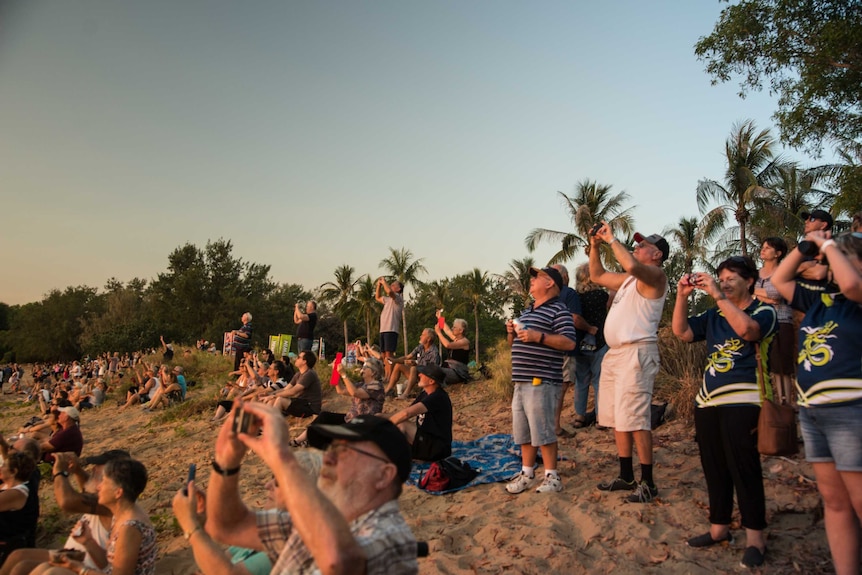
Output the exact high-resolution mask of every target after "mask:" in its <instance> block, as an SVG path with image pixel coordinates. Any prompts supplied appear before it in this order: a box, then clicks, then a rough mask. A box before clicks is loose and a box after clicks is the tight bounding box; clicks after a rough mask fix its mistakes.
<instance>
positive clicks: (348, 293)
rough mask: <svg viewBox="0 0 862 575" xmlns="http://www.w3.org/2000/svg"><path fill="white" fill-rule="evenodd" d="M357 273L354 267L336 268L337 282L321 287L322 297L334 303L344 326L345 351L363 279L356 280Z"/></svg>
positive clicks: (327, 283)
mask: <svg viewBox="0 0 862 575" xmlns="http://www.w3.org/2000/svg"><path fill="white" fill-rule="evenodd" d="M355 272H356V270H355V269H353V267H352V266H349V265H347V264H344V265H342V266H339V267H337V268H335V281H331V282H326V283H324V284H323V285H321V286H320V297H321V299H323V300H326V301H328V302H330V303H332V307H333V310H334V311H335V313H336V315H338V317H339V318H340V319H341V321H342V322H343V326H344V349H345V350H346V349H347V342H348V341H350V340H349V339H348V337H347V320H348V318H349V317H350V316H351V315H353V314H354V312H355V306H354V296H355V294H356V286H357V284H358V283H359V282H360V280H361V278H354V277H353V274H354V273H355Z"/></svg>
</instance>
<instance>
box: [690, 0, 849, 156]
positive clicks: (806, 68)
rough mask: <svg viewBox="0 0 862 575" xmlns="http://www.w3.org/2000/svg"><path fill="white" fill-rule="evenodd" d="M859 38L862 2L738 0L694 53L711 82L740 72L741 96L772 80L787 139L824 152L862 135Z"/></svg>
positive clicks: (721, 17)
mask: <svg viewBox="0 0 862 575" xmlns="http://www.w3.org/2000/svg"><path fill="white" fill-rule="evenodd" d="M860 38H862V3H860V2H859V1H858V0H740V1H739V2H735V3H733V4H730V5H729V6H728V7H727V8H725V9H724V10H722V12H721V16H720V17H719V20H718V22H717V23H716V25H715V28H714V29H713V31H712V33H711V34H710V35H709V36H705V37H702V38H700V40H698V42H697V44H695V50H694V51H695V54H696V55H697V57H698V59H700V60H701V61H704V62H706V71H707V73H708V74H709V75H710V76H711V77H712V82H713V84H716V83H719V82H727V81H729V80H730V79H731V77H732V76H740V96H742V97H744V96H745V95H746V94H747V93H748V92H749V91H750V90H756V91H759V90H761V89H762V88H763V84H764V83H765V82H768V86H769V89H770V91H771V92H773V93H776V94H778V111H777V112H776V114H775V119H776V120H777V122H778V125H779V128H780V129H781V137H782V140H783V141H784V142H786V143H788V144H790V145H791V146H793V147H803V146H804V147H806V148H807V149H808V150H810V151H812V152H814V153H815V154H819V152H820V150H821V149H822V146H823V143H824V141H829V140H845V141H856V142H859V141H860V139H862V90H860V89H859V86H862V50H860V49H859V46H860Z"/></svg>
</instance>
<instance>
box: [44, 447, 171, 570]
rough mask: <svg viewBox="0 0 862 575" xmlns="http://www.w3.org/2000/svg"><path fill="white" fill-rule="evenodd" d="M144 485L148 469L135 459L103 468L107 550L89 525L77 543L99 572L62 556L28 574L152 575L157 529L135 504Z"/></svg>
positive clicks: (101, 489)
mask: <svg viewBox="0 0 862 575" xmlns="http://www.w3.org/2000/svg"><path fill="white" fill-rule="evenodd" d="M146 486H147V468H146V467H144V464H143V463H141V462H140V461H137V460H135V459H115V460H113V461H109V462H108V464H107V465H106V466H105V471H104V477H103V478H102V483H101V485H100V486H99V503H100V504H102V505H104V506H105V507H107V508H108V509H109V510H110V511H111V513H112V514H113V517H114V524H113V527H112V528H111V535H110V537H109V539H108V548H107V550H105V549H101V548H100V547H99V546H98V545H97V544H96V543H95V541H94V540H93V538H92V536H91V534H90V529H89V526H88V525H86V524H84V525H83V533H82V534H81V535H80V536H79V537H76V538H75V539H76V541H78V542H79V543H81V544H82V545H84V546H85V547H86V548H87V551H88V552H89V553H90V555H91V556H92V557H93V560H94V561H95V563H96V564H97V565H98V566H99V569H100V570H95V569H86V568H85V567H84V564H83V563H81V562H80V561H72V560H70V559H68V558H66V557H63V558H62V559H61V561H60V562H58V563H43V564H42V565H40V566H39V567H37V568H36V569H34V570H33V571H32V574H31V575H43V574H44V575H80V574H81V573H83V572H84V570H85V569H86V573H85V575H99V574H101V573H111V574H113V575H121V574H122V575H154V574H155V572H156V551H157V549H156V530H155V528H154V527H153V524H152V523H151V522H150V518H149V515H148V514H147V512H146V511H144V509H143V508H141V507H140V506H139V505H138V504H137V500H138V496H139V495H140V494H141V492H142V491H143V490H144V488H145V487H146Z"/></svg>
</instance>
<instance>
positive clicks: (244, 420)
mask: <svg viewBox="0 0 862 575" xmlns="http://www.w3.org/2000/svg"><path fill="white" fill-rule="evenodd" d="M253 419H254V416H253V415H252V414H250V413H248V412H247V411H245V410H244V409H240V410H239V413H237V414H236V417H235V418H234V420H233V431H234V433H236V434H237V435H239V434H240V433H248V428H249V427H251V422H252V420H253Z"/></svg>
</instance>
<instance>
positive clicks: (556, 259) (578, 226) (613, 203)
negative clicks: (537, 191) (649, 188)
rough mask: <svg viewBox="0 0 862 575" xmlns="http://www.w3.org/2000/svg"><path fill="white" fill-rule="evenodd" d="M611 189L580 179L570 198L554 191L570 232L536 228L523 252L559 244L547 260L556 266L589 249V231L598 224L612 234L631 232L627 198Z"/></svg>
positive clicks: (631, 218)
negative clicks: (607, 225) (565, 214)
mask: <svg viewBox="0 0 862 575" xmlns="http://www.w3.org/2000/svg"><path fill="white" fill-rule="evenodd" d="M611 187H612V186H606V185H603V184H599V183H597V182H595V181H590V180H583V181H582V182H578V183H577V185H576V186H575V195H574V196H567V195H566V194H564V193H563V192H557V194H559V195H560V198H561V199H562V200H563V206H564V207H565V209H566V211H567V212H568V215H569V217H570V218H571V220H572V224H573V225H574V232H560V231H556V230H549V229H547V228H536V229H534V230H533V231H531V232H530V233H529V234H528V235H527V237H526V238H525V240H524V243H525V244H526V245H527V250H529V251H530V252H532V251H534V250H535V249H536V247H538V245H539V243H540V242H543V241H547V242H550V243H557V242H559V243H560V251H558V252H557V253H556V254H554V256H553V257H552V258H551V259H550V260H549V261H548V263H549V264H557V263H563V262H565V261H566V260H570V259H572V258H573V257H574V255H575V253H576V252H578V251H579V250H580V249H582V248H586V247H587V246H589V244H590V242H589V235H588V234H589V231H590V228H592V227H593V225H595V224H596V223H598V222H601V221H606V222H608V224H609V225H610V226H611V228H613V229H614V231H617V232H620V233H624V234H632V233H634V217H633V216H632V214H631V212H632V209H633V208H634V206H631V207H627V206H626V203H627V202H628V201H629V200H630V199H631V198H630V196H629V195H628V194H627V193H626V192H619V193H618V194H612V193H611Z"/></svg>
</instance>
